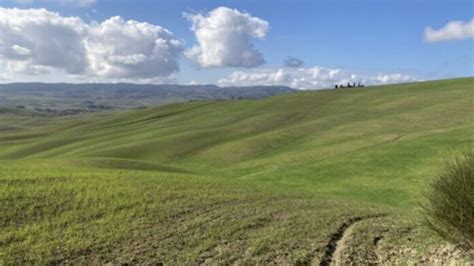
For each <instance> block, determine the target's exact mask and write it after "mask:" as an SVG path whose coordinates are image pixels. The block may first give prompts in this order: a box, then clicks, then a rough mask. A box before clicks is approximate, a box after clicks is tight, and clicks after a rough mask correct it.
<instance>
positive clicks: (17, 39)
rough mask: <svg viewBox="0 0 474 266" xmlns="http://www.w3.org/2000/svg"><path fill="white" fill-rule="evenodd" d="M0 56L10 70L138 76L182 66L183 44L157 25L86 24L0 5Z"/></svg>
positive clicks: (161, 73) (114, 21)
mask: <svg viewBox="0 0 474 266" xmlns="http://www.w3.org/2000/svg"><path fill="white" fill-rule="evenodd" d="M0 37H1V38H0V57H2V58H3V61H4V62H5V64H6V68H5V71H6V74H7V75H9V76H12V75H14V74H44V73H47V72H51V71H58V70H59V71H63V72H65V73H67V74H72V75H77V76H87V77H99V78H114V79H121V78H123V79H140V78H148V79H150V78H158V77H166V76H169V75H171V74H173V73H175V72H177V71H178V70H179V67H178V61H177V60H178V58H179V56H180V54H181V53H182V51H183V43H182V41H181V40H179V39H177V38H175V37H174V36H173V34H172V33H171V32H170V31H168V30H166V29H164V28H162V27H160V26H156V25H152V24H148V23H140V22H137V21H133V20H129V21H125V20H124V19H122V18H121V17H112V18H110V19H108V20H106V21H104V22H102V23H93V24H87V23H85V22H84V21H82V20H81V19H80V18H77V17H62V16H60V15H59V14H58V13H54V12H50V11H47V10H46V9H8V8H0Z"/></svg>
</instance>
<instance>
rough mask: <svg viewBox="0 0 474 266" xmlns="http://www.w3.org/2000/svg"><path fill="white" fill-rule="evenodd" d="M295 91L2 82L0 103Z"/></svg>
mask: <svg viewBox="0 0 474 266" xmlns="http://www.w3.org/2000/svg"><path fill="white" fill-rule="evenodd" d="M292 92H296V90H294V89H291V88H289V87H285V86H252V87H218V86H216V85H152V84H129V83H118V84H106V83H87V84H68V83H54V84H48V83H10V84H0V106H2V107H17V108H23V107H24V108H26V109H37V110H46V109H49V110H50V111H52V110H65V109H78V110H79V109H80V110H89V111H94V110H100V109H111V108H134V107H140V106H149V105H159V104H164V103H170V102H186V101H203V100H204V101H205V100H232V99H234V100H239V99H260V98H265V97H269V96H273V95H278V94H284V93H292Z"/></svg>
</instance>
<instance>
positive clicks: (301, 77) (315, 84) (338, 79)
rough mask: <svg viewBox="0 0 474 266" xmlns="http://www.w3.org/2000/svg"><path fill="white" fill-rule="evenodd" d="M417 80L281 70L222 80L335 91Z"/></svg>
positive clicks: (396, 75)
mask: <svg viewBox="0 0 474 266" xmlns="http://www.w3.org/2000/svg"><path fill="white" fill-rule="evenodd" d="M416 80H417V78H416V77H414V76H411V75H408V74H401V73H389V74H380V73H378V74H372V73H364V72H360V73H356V72H354V71H349V70H344V69H339V68H328V67H318V66H314V67H310V68H299V69H294V68H279V69H262V70H256V71H235V72H233V73H231V74H230V75H229V76H228V77H226V78H223V79H220V80H219V81H218V83H219V85H222V86H251V85H285V86H289V87H292V88H296V89H301V90H314V89H322V88H332V87H333V86H334V85H335V84H339V85H341V84H343V85H346V84H347V83H348V82H350V83H354V82H356V83H357V82H360V83H362V84H366V85H374V84H390V83H401V82H411V81H416Z"/></svg>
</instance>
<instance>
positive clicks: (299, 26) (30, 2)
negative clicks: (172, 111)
mask: <svg viewBox="0 0 474 266" xmlns="http://www.w3.org/2000/svg"><path fill="white" fill-rule="evenodd" d="M83 1H86V0H82V1H81V0H65V2H64V1H63V2H52V1H41V0H38V1H35V0H14V1H13V0H0V6H1V7H4V8H7V9H10V8H13V7H17V8H21V9H26V8H33V9H37V8H46V9H47V10H48V11H50V12H57V13H58V14H59V15H60V16H61V17H71V16H77V17H79V18H81V19H82V20H83V21H84V23H85V24H94V23H102V22H104V21H106V20H107V19H109V18H110V17H113V16H120V17H121V18H122V19H123V20H124V21H127V20H135V21H139V22H147V23H150V24H152V25H158V26H161V27H163V28H166V29H167V30H169V31H171V32H172V34H173V36H174V38H176V39H179V40H181V41H182V54H180V55H178V57H179V58H178V59H177V62H178V66H179V71H174V72H173V74H172V75H171V76H172V78H173V79H174V81H172V82H178V83H189V82H193V83H194V82H195V83H222V84H224V85H227V84H228V85H234V84H236V85H240V84H239V81H237V80H241V82H242V84H243V85H246V84H247V83H249V84H250V83H251V82H252V81H254V82H256V83H262V84H267V83H268V84H273V83H276V82H278V81H281V83H283V84H284V85H298V84H302V83H301V82H296V81H295V79H301V80H303V79H304V78H305V75H312V76H313V77H315V75H314V67H318V68H319V70H318V73H320V74H321V73H323V74H324V73H329V72H330V70H331V69H332V70H339V71H340V73H342V74H337V75H336V76H337V77H336V76H331V77H334V78H327V77H325V76H322V78H321V79H319V80H315V82H314V83H309V84H306V83H304V86H303V85H300V86H301V87H302V88H310V87H311V84H313V85H314V87H315V88H317V87H322V86H329V84H330V83H331V82H332V83H335V82H336V83H338V82H339V81H341V82H346V81H351V80H352V81H356V80H359V79H360V80H361V81H364V82H368V83H370V82H375V80H376V78H375V77H376V76H380V75H388V76H390V75H401V76H400V77H406V78H405V79H404V78H402V79H400V80H398V79H397V78H396V76H393V77H395V78H393V82H397V81H410V80H411V79H413V80H416V79H437V78H444V77H463V76H473V75H474V66H473V64H474V63H473V60H474V56H473V49H474V43H473V38H472V36H470V32H469V27H470V26H469V25H467V23H469V22H470V21H471V20H472V19H473V17H474V15H473V12H474V11H473V10H474V7H473V2H472V1H470V0H468V1H462V0H449V1H448V0H446V1H436V0H435V1H427V0H426V1H416V0H415V1H408V0H406V1H405V0H401V1H391V0H387V1H375V0H352V1H342V0H340V1H337V0H336V1H329V0H327V1H309V0H305V1H303V0H299V1H298V0H296V1H295V0H276V1H270V0H259V1H255V0H254V1H251V0H239V1H237V0H234V1H196V0H189V1H183V0H178V1H176V0H175V1H171V0H169V1H151V0H148V1H147V0H133V1H132V0H121V1H112V0H95V1H93V0H89V1H91V2H90V3H84V2H83ZM218 7H228V8H230V9H232V10H236V12H239V13H236V14H237V15H238V16H240V17H242V16H241V14H247V15H249V16H251V17H254V18H258V19H261V20H262V21H264V22H266V23H267V24H268V28H267V29H266V32H265V34H264V36H263V37H261V38H260V37H257V38H255V37H250V40H249V43H250V45H252V47H253V48H252V49H254V50H257V51H258V52H259V53H261V55H262V56H263V59H264V62H263V61H259V63H251V64H252V65H251V66H249V65H239V63H238V62H236V61H232V59H229V60H230V61H228V62H227V61H226V62H224V61H225V60H226V59H224V61H222V62H221V61H220V63H215V64H214V65H212V63H209V64H208V65H206V63H205V62H204V61H202V60H201V61H199V62H198V61H197V59H196V60H194V61H193V59H190V57H189V56H187V54H186V51H187V50H189V49H190V48H192V47H193V46H194V45H196V44H199V43H197V37H196V35H195V34H196V31H193V30H191V29H190V27H191V25H192V22H191V21H190V20H189V19H186V18H184V17H183V12H186V13H189V14H193V15H196V14H201V15H202V17H204V18H206V17H207V18H210V17H211V15H210V13H209V12H211V11H212V10H214V9H216V8H218ZM229 14H231V15H232V14H233V13H229ZM30 16H31V15H30ZM237 20H238V19H236V21H237ZM453 21H460V22H462V23H466V24H464V27H465V28H466V27H467V31H468V32H467V36H464V37H462V38H453V39H450V37H449V32H448V33H446V32H445V33H446V34H448V35H447V36H448V37H446V40H445V39H442V38H441V40H436V41H427V40H426V36H425V30H426V28H427V27H431V28H432V29H433V30H440V29H442V28H443V27H445V26H446V25H447V24H448V23H450V22H453ZM226 25H227V26H226ZM232 25H233V24H232ZM259 25H260V26H262V27H264V25H263V24H259ZM466 25H467V26H466ZM473 25H474V24H473ZM223 26H225V27H229V25H228V24H223ZM202 27H204V26H202ZM201 29H202V30H205V29H204V28H201ZM1 33H2V32H1V29H0V34H1ZM216 34H217V33H216ZM230 34H232V33H230ZM440 34H443V32H442V33H440ZM216 36H217V35H216ZM215 38H217V39H216V40H217V42H218V41H219V39H218V38H219V37H215ZM242 38H246V37H245V36H243V37H242ZM235 41H238V40H235ZM8 45H10V46H12V47H13V45H15V44H13V43H8ZM1 46H2V44H1V41H0V52H1ZM3 46H6V44H3ZM21 47H23V46H21ZM229 49H230V48H229ZM25 51H26V50H25ZM179 53H181V52H179ZM205 53H206V52H205V51H204V52H203V51H201V53H200V55H205ZM197 54H198V55H199V52H198V53H197ZM229 56H230V55H229ZM289 56H291V57H295V58H297V59H300V60H302V61H304V64H303V65H302V66H300V68H304V69H302V70H301V71H302V72H297V70H295V69H294V68H288V67H285V66H284V63H283V62H284V60H285V58H287V57H289ZM0 58H1V57H0ZM3 58H4V59H3V61H4V62H3V70H2V68H0V71H3V72H6V71H7V70H6V68H7V67H6V66H5V64H6V63H5V62H6V61H8V60H10V59H9V57H8V56H5V55H4V56H3ZM1 60H2V59H0V63H1V62H2V61H1ZM15 60H16V59H15ZM249 64H250V63H249ZM12 65H13V63H12ZM153 66H154V65H153ZM47 67H49V66H47ZM11 68H12V67H11ZM310 69H313V71H312V72H311V71H310ZM50 70H51V69H50ZM279 70H281V73H282V75H283V78H281V79H280V78H279V77H276V76H277V75H276V74H275V73H277V72H278V71H279ZM305 70H307V71H305ZM37 72H41V73H34V74H31V73H28V71H25V72H22V73H20V74H11V75H9V76H8V77H6V76H7V75H4V76H5V77H4V79H5V80H7V81H10V82H11V81H31V80H38V81H71V82H75V81H77V80H80V81H83V82H84V81H91V80H92V81H95V80H98V81H109V80H112V81H116V80H122V79H123V80H125V81H129V80H130V81H132V82H133V81H134V76H130V77H128V76H126V73H129V72H126V71H121V73H125V74H124V75H125V76H117V75H114V76H103V77H99V78H97V77H94V79H92V78H90V77H89V76H88V75H83V74H81V77H80V78H79V79H78V78H77V75H75V76H74V77H71V75H70V74H71V73H64V71H63V70H61V71H55V70H54V69H53V71H37ZM66 72H67V71H66ZM303 72H304V73H305V74H303ZM166 73H167V72H166ZM239 73H240V74H239ZM256 73H257V74H260V76H258V77H254V76H252V75H253V74H256ZM311 73H312V74H311ZM74 74H75V73H74ZM159 75H160V78H163V77H164V75H161V74H159ZM232 75H233V76H232ZM321 75H322V74H321ZM352 75H355V78H353V79H351V78H350V76H352ZM231 76H232V77H234V79H233V78H229V77H231ZM236 77H238V78H236ZM397 77H398V76H397ZM140 80H142V81H144V82H147V81H148V82H150V80H151V82H153V79H139V80H138V82H140ZM170 80H171V79H170ZM170 80H165V81H164V82H169V81H170ZM380 80H384V79H380ZM157 82H163V81H162V80H160V81H157ZM318 82H319V83H318Z"/></svg>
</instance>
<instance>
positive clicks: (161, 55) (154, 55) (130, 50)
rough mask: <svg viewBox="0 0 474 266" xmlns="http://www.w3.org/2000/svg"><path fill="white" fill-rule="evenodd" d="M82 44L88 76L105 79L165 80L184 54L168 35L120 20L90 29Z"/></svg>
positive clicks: (150, 27)
mask: <svg viewBox="0 0 474 266" xmlns="http://www.w3.org/2000/svg"><path fill="white" fill-rule="evenodd" d="M84 42H85V48H86V51H87V58H88V61H89V64H90V70H91V72H92V73H95V75H97V76H100V77H107V78H120V77H128V78H130V77H135V78H150V77H154V76H168V75H170V74H172V73H174V72H177V71H178V70H179V66H178V61H177V58H178V57H179V55H180V53H181V52H182V50H183V44H182V42H181V41H179V40H178V39H176V38H174V36H173V34H172V33H171V32H170V31H168V30H166V29H164V28H162V27H160V26H155V25H151V24H148V23H140V22H137V21H133V20H129V21H125V20H123V19H122V18H121V17H112V18H110V19H108V20H106V21H104V22H103V23H101V24H98V25H94V26H92V27H90V29H89V31H88V36H87V38H85V41H84Z"/></svg>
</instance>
